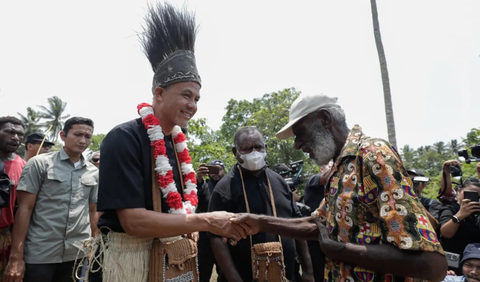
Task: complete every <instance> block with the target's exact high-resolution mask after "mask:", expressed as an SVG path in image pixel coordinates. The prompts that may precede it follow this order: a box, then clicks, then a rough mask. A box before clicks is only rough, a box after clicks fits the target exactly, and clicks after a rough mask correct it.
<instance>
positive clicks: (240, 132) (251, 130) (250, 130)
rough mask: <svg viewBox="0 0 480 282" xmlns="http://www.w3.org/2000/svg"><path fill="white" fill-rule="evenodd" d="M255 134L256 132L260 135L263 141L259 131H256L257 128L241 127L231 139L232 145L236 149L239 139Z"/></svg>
mask: <svg viewBox="0 0 480 282" xmlns="http://www.w3.org/2000/svg"><path fill="white" fill-rule="evenodd" d="M255 132H258V133H260V136H262V139H263V135H262V132H261V131H260V130H258V128H257V127H256V126H244V127H241V128H240V129H239V130H237V132H236V133H235V137H234V138H233V144H234V146H235V147H238V145H239V144H238V143H240V137H241V136H242V135H243V134H245V133H246V134H254V133H255Z"/></svg>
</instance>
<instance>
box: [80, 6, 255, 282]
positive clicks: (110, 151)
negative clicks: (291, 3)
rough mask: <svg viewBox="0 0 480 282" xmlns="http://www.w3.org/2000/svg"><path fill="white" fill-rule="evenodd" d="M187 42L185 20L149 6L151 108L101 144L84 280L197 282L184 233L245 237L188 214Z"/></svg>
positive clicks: (190, 82)
mask: <svg viewBox="0 0 480 282" xmlns="http://www.w3.org/2000/svg"><path fill="white" fill-rule="evenodd" d="M195 36H196V25H195V19H194V17H193V15H191V14H190V13H188V12H186V11H185V10H178V9H176V8H174V7H173V6H171V5H169V4H157V5H156V6H155V7H149V9H148V14H147V16H146V24H145V26H144V33H143V34H142V36H141V42H142V45H143V47H144V52H145V54H146V56H147V58H148V60H149V61H150V63H151V65H152V68H153V71H154V75H153V85H152V92H153V102H152V104H147V103H142V104H140V105H138V107H137V109H138V113H139V115H140V116H141V118H138V119H135V120H132V121H129V122H126V123H123V124H120V125H118V126H117V127H115V128H114V129H112V130H111V131H110V132H109V133H108V134H107V136H106V138H105V139H104V141H103V142H102V146H101V152H102V166H101V167H100V179H101V180H102V181H101V182H100V184H99V193H98V211H99V212H103V214H102V216H101V217H100V219H99V221H98V226H99V228H100V230H101V233H102V235H101V236H99V237H97V238H95V239H94V240H93V244H92V246H93V247H92V248H90V250H88V248H87V255H88V252H89V251H90V254H92V253H94V256H93V258H91V259H90V262H93V263H92V265H89V267H88V269H89V271H90V272H89V273H90V274H89V275H90V281H104V282H114V281H115V282H118V281H120V282H121V281H135V282H137V281H138V282H142V281H150V282H153V281H165V280H166V279H173V280H169V281H198V268H196V251H197V250H196V244H195V242H194V241H193V240H194V239H193V238H194V237H195V236H192V234H195V232H197V231H209V232H212V233H215V234H218V235H221V236H223V237H225V238H237V239H241V238H242V237H243V238H245V237H246V234H245V231H244V229H243V228H242V227H236V226H234V225H232V224H231V223H230V218H232V217H233V214H229V213H226V212H219V213H202V214H195V207H196V205H197V203H198V199H197V194H196V180H195V172H194V170H193V168H192V165H191V163H190V161H191V159H190V156H189V154H188V149H187V148H186V147H187V145H186V144H187V142H186V138H185V135H184V134H183V132H182V129H181V128H186V126H187V122H188V121H189V120H190V119H191V118H192V117H193V116H194V115H195V113H196V112H197V102H198V101H199V99H200V87H201V80H200V76H199V74H198V70H197V67H196V62H195V55H194V43H195ZM188 238H192V239H188ZM192 242H193V244H192ZM104 243H105V244H106V245H105V244H104ZM102 246H107V247H102ZM87 247H88V246H87ZM100 265H101V266H102V269H101V271H98V267H99V266H100ZM172 272H175V273H174V274H172ZM100 274H101V275H100ZM172 275H173V276H172ZM102 276H103V277H102ZM175 279H180V280H175ZM182 279H183V280H182Z"/></svg>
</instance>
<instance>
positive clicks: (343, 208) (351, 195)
mask: <svg viewBox="0 0 480 282" xmlns="http://www.w3.org/2000/svg"><path fill="white" fill-rule="evenodd" d="M289 119H290V121H289V123H288V124H287V125H286V126H285V127H284V128H283V129H282V130H280V131H279V132H278V133H277V138H279V139H286V138H289V137H292V136H295V147H296V148H297V149H298V150H300V149H302V150H303V151H304V152H305V153H308V154H309V155H310V158H312V159H314V160H315V161H316V162H317V164H318V165H319V166H321V165H325V164H327V163H328V162H329V161H330V160H332V159H333V160H335V164H334V168H333V175H332V176H331V177H330V180H329V184H328V185H327V187H326V190H325V199H324V200H323V201H322V203H321V204H320V207H319V208H318V209H317V211H315V212H314V213H313V214H312V217H311V218H308V217H307V218H302V219H283V218H274V217H268V216H258V215H252V214H246V215H241V216H239V217H237V218H236V219H234V220H232V221H233V222H236V223H247V224H248V225H249V226H250V227H251V230H248V231H249V233H255V232H270V233H276V234H279V235H282V236H287V237H291V238H297V239H307V240H317V239H318V240H319V243H320V247H321V249H322V251H323V253H324V254H325V256H326V257H327V262H326V266H325V280H326V281H368V282H376V281H418V280H430V281H441V280H443V278H444V277H445V274H446V271H447V262H446V259H445V255H444V252H443V249H442V247H441V245H440V242H439V241H438V238H437V235H436V234H435V231H434V230H433V228H432V225H431V224H430V222H429V221H428V217H427V215H426V214H425V210H424V208H423V207H422V204H421V203H420V201H419V199H418V198H417V196H416V195H415V192H414V190H413V189H412V182H411V179H410V178H409V176H408V173H407V171H406V170H405V168H404V167H403V163H402V160H401V158H400V156H399V154H398V153H397V151H396V150H395V148H393V147H392V145H391V144H389V143H388V142H387V141H385V140H382V139H378V138H370V137H367V136H366V135H365V134H364V133H363V132H362V130H361V128H360V127H359V126H357V125H356V126H354V127H353V129H351V130H350V129H349V128H348V127H347V124H346V121H345V114H344V112H343V110H342V109H341V107H340V106H339V105H338V104H337V99H336V98H331V97H327V96H324V95H301V96H300V97H299V98H298V99H297V100H296V101H295V102H294V103H293V104H292V107H291V110H290V117H289ZM314 267H315V266H314Z"/></svg>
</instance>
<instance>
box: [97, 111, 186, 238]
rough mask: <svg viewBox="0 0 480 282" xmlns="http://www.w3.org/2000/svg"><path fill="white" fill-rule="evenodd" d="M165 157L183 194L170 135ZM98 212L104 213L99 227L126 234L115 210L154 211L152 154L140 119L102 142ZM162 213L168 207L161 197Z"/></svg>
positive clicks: (113, 131) (166, 142)
mask: <svg viewBox="0 0 480 282" xmlns="http://www.w3.org/2000/svg"><path fill="white" fill-rule="evenodd" d="M164 140H165V146H166V147H167V156H168V159H169V162H170V165H171V166H172V169H173V177H174V180H175V184H176V185H177V189H178V191H179V193H180V194H182V195H183V191H182V188H181V187H182V186H181V182H180V179H181V178H180V173H179V170H178V165H177V161H176V157H175V152H174V149H173V142H172V138H171V136H165V139H164ZM100 151H101V152H102V165H101V167H100V176H99V186H98V203H97V210H98V211H102V212H104V214H103V215H102V216H101V217H100V219H99V220H98V226H99V227H102V226H105V227H109V228H110V229H112V230H113V231H115V232H125V231H124V230H123V228H122V226H121V224H120V221H119V219H118V216H117V212H116V210H117V209H135V208H145V209H147V210H153V201H152V153H151V147H150V139H149V138H148V135H147V131H146V130H145V127H144V125H143V123H142V119H141V118H138V119H135V120H131V121H128V122H126V123H123V124H120V125H118V126H116V127H115V128H114V129H112V130H111V131H110V132H109V133H108V134H107V136H106V137H105V139H104V140H103V142H102V145H101V148H100ZM162 211H163V212H164V213H167V212H168V206H167V203H166V202H165V199H164V198H163V197H162Z"/></svg>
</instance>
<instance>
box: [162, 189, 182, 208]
mask: <svg viewBox="0 0 480 282" xmlns="http://www.w3.org/2000/svg"><path fill="white" fill-rule="evenodd" d="M166 202H167V204H168V206H169V207H170V208H172V209H176V210H178V209H181V208H183V203H182V196H181V195H180V193H178V192H170V193H168V196H167V201H166Z"/></svg>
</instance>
